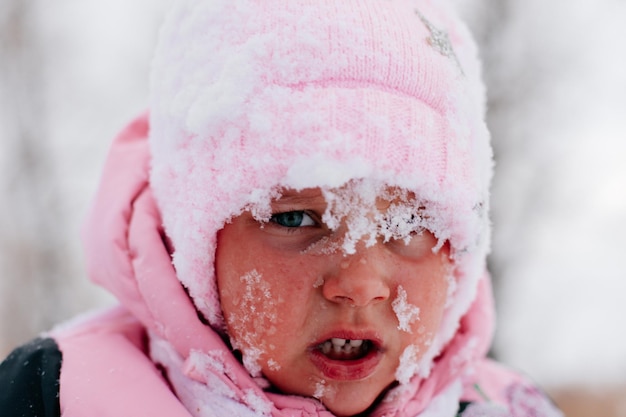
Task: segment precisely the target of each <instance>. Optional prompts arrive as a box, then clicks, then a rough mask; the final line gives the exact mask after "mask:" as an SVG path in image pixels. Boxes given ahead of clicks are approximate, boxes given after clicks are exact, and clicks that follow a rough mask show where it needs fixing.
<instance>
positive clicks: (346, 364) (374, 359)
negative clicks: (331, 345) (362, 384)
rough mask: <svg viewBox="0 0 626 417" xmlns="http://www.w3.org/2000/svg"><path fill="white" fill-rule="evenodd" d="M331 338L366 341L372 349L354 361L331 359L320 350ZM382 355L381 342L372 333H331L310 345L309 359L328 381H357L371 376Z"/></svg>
mask: <svg viewBox="0 0 626 417" xmlns="http://www.w3.org/2000/svg"><path fill="white" fill-rule="evenodd" d="M332 338H340V339H348V340H367V341H369V342H370V343H371V344H372V348H371V349H370V350H369V352H367V355H365V356H364V357H362V358H359V359H354V360H342V359H331V358H329V357H328V356H326V355H325V354H324V353H323V352H322V351H321V349H320V346H321V345H322V344H323V343H324V342H326V341H327V340H330V339H332ZM383 354H384V349H383V348H382V342H381V341H380V340H379V339H378V337H377V336H376V335H374V334H372V333H353V332H345V331H342V332H333V333H332V334H331V335H329V336H328V337H325V338H322V339H320V340H319V341H318V342H316V343H314V344H313V345H311V348H310V349H309V358H310V360H311V362H312V363H313V365H315V367H317V369H319V370H320V372H322V374H323V375H324V376H325V377H326V378H329V379H333V380H336V381H358V380H361V379H365V378H367V377H369V376H370V375H372V374H373V373H374V372H375V371H376V368H377V366H378V365H379V364H380V362H381V360H382V358H383Z"/></svg>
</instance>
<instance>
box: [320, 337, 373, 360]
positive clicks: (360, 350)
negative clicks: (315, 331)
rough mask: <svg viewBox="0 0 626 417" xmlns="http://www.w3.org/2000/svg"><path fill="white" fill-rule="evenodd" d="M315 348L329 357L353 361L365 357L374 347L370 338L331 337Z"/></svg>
mask: <svg viewBox="0 0 626 417" xmlns="http://www.w3.org/2000/svg"><path fill="white" fill-rule="evenodd" d="M317 348H318V349H319V350H320V351H321V352H322V354H324V356H326V357H328V358H329V359H332V360H338V361H353V360H358V359H362V358H364V357H366V356H367V355H368V353H369V352H371V351H372V349H374V343H373V342H372V341H371V340H364V339H354V340H351V339H340V338H338V337H333V338H332V339H328V340H326V341H325V342H323V343H320V344H319V345H318V346H317Z"/></svg>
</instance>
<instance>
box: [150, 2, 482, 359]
mask: <svg viewBox="0 0 626 417" xmlns="http://www.w3.org/2000/svg"><path fill="white" fill-rule="evenodd" d="M437 30H442V31H445V32H446V33H447V35H448V38H449V40H450V43H451V46H452V50H446V49H445V46H446V44H445V42H444V43H443V44H442V43H441V42H440V41H441V39H439V38H438V36H440V35H441V33H443V32H437ZM151 75H152V79H151V84H152V85H151V89H152V97H151V113H150V125H151V131H150V147H151V153H152V167H151V178H150V181H151V184H152V188H153V190H154V192H155V197H156V199H157V203H158V206H159V208H160V209H161V211H162V216H163V222H164V227H165V231H166V233H167V235H168V237H169V238H170V239H171V241H172V243H173V246H174V249H175V251H174V254H173V261H174V265H175V268H176V270H177V274H178V277H179V279H180V280H181V282H182V283H183V285H184V286H185V287H186V288H187V290H188V291H189V294H190V296H191V298H192V299H193V301H194V303H195V305H196V308H197V309H198V310H199V311H200V313H201V314H202V315H204V317H205V318H206V319H207V320H208V321H209V322H210V323H211V325H212V326H213V327H215V328H217V329H221V328H223V318H222V316H221V310H220V305H219V300H218V295H217V287H216V279H215V272H214V261H215V250H216V240H217V232H218V231H219V230H220V229H221V228H222V227H223V226H224V224H225V222H227V221H228V220H229V219H230V218H232V217H233V216H236V215H238V214H239V213H240V212H241V211H242V210H244V209H249V208H254V207H263V205H265V206H267V203H268V201H269V199H270V198H271V196H272V195H274V194H273V193H275V191H276V190H277V189H278V187H289V188H295V189H303V188H307V187H337V186H341V185H343V184H345V183H346V182H347V181H349V180H351V179H359V178H370V179H373V180H375V181H379V182H381V183H385V184H388V185H391V186H398V187H402V188H406V189H408V190H411V191H413V192H415V194H416V195H417V196H418V198H419V200H420V201H424V202H427V209H428V210H429V211H428V212H429V215H430V216H432V218H433V219H435V221H434V222H433V229H435V230H432V232H433V233H434V234H435V235H436V236H437V237H438V238H439V239H440V240H447V241H449V242H450V246H451V249H452V253H453V256H454V259H455V262H456V264H457V272H456V274H457V281H458V282H457V286H456V293H455V294H454V302H453V303H451V304H450V306H448V308H447V311H446V316H445V318H444V324H443V328H444V330H443V331H442V332H441V334H440V335H438V338H439V339H440V340H439V344H440V345H441V344H442V343H444V341H445V340H448V339H449V338H450V337H451V335H452V334H453V333H454V331H455V329H456V327H455V326H456V325H457V323H458V320H459V319H460V317H461V316H462V315H463V314H464V312H465V311H467V309H468V308H469V305H470V303H471V301H472V299H473V298H474V294H475V288H476V283H477V281H478V279H479V277H480V275H481V274H482V272H483V269H484V263H485V257H486V254H487V251H488V247H489V220H488V214H487V213H488V196H489V183H490V178H491V171H492V153H491V148H490V145H489V134H488V132H487V129H486V126H485V123H484V107H485V103H484V88H483V84H482V82H481V79H480V65H479V61H478V59H477V50H476V47H475V45H474V43H473V41H472V40H471V36H470V34H469V32H468V31H467V29H466V28H465V26H463V24H462V23H461V22H460V21H459V20H458V19H457V18H456V17H455V16H454V14H453V13H452V11H451V10H450V8H449V7H448V6H447V5H446V3H445V2H442V1H433V2H430V1H408V0H387V1H383V0H343V1H335V0H289V1H277V0H189V1H182V2H180V3H178V4H177V5H176V6H175V8H174V10H173V11H172V13H171V14H170V15H169V17H168V19H167V20H166V22H165V24H164V26H163V28H162V31H161V33H160V40H159V44H158V47H157V51H156V54H155V59H154V61H153V69H152V74H151ZM439 347H441V346H439Z"/></svg>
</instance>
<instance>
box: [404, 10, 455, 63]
mask: <svg viewBox="0 0 626 417" xmlns="http://www.w3.org/2000/svg"><path fill="white" fill-rule="evenodd" d="M415 13H416V14H417V15H418V16H419V18H420V20H421V21H422V23H424V26H426V28H427V29H428V31H429V32H430V37H429V38H428V44H429V45H430V46H432V47H433V48H434V49H435V50H436V51H437V52H439V53H440V54H441V55H443V56H445V57H448V58H450V59H452V60H453V61H454V63H455V64H456V66H457V67H458V68H459V70H460V71H461V73H463V68H461V63H460V62H459V59H458V58H457V56H456V54H455V53H454V48H453V47H452V42H451V41H450V36H448V32H446V31H445V30H442V29H439V28H438V27H436V26H435V25H433V24H432V23H430V21H429V20H428V19H426V17H425V16H424V15H423V14H421V13H420V12H419V11H418V10H416V11H415Z"/></svg>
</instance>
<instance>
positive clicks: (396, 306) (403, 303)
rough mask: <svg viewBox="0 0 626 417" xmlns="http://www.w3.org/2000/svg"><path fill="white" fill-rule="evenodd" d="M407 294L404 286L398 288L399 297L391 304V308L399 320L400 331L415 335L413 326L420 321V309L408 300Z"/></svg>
mask: <svg viewBox="0 0 626 417" xmlns="http://www.w3.org/2000/svg"><path fill="white" fill-rule="evenodd" d="M407 298H408V297H407V293H406V291H405V289H404V288H403V287H402V285H399V286H398V295H397V296H396V298H395V300H393V302H392V303H391V308H392V309H393V312H394V313H395V315H396V317H397V318H398V330H402V331H404V332H407V333H413V331H412V329H411V325H412V324H413V323H415V322H416V321H418V320H419V318H420V309H419V307H417V306H414V305H412V304H410V303H409V302H408V300H407Z"/></svg>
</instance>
